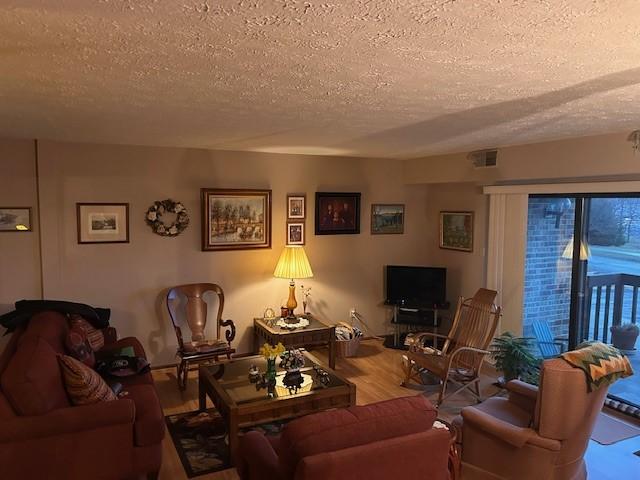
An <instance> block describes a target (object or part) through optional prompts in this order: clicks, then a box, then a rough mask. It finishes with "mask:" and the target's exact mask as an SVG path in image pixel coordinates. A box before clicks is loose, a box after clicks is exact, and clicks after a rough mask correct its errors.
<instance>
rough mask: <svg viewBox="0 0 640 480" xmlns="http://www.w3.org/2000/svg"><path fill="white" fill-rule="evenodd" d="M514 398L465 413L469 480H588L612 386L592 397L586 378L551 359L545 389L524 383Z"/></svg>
mask: <svg viewBox="0 0 640 480" xmlns="http://www.w3.org/2000/svg"><path fill="white" fill-rule="evenodd" d="M507 390H509V398H496V397H494V398H490V399H488V400H486V401H484V402H483V403H481V404H480V405H476V406H472V407H466V408H464V409H463V410H462V419H460V418H458V420H457V423H459V424H460V423H461V424H462V476H463V478H464V479H465V480H485V479H491V480H495V479H507V480H509V479H518V480H539V479H543V478H545V479H547V478H548V479H553V480H582V479H585V478H586V476H587V474H586V468H585V463H584V460H583V455H584V452H585V451H586V449H587V445H588V443H589V438H590V436H591V432H592V431H593V427H594V425H595V422H596V419H597V417H598V413H599V412H600V410H601V409H602V405H603V404H604V399H605V397H606V395H607V387H601V388H599V389H598V390H595V391H593V392H591V393H588V392H587V384H586V378H585V374H584V372H583V371H582V370H580V369H577V368H573V367H571V366H570V365H569V364H568V363H567V362H565V361H564V360H561V359H553V360H546V361H545V362H544V364H543V367H542V373H541V376H540V389H539V390H538V387H535V386H533V385H529V384H526V383H523V382H520V381H518V380H514V381H511V382H509V383H508V384H507Z"/></svg>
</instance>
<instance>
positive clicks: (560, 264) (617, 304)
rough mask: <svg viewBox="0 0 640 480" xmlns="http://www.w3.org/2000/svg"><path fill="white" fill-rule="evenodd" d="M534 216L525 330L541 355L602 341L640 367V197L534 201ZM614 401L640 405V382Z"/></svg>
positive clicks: (632, 381) (615, 392)
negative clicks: (639, 335)
mask: <svg viewBox="0 0 640 480" xmlns="http://www.w3.org/2000/svg"><path fill="white" fill-rule="evenodd" d="M528 213H529V217H528V230H527V250H526V264H525V288H524V309H523V312H524V315H523V326H524V328H523V330H524V335H525V336H527V337H531V338H533V339H535V345H536V353H537V354H538V355H539V356H540V357H543V358H550V357H553V356H556V355H558V354H559V353H561V352H562V351H564V350H566V349H568V348H574V347H575V346H576V345H578V344H579V343H581V342H583V341H588V340H598V341H602V342H605V343H613V344H615V345H616V346H618V347H619V348H621V349H623V350H624V351H625V353H627V354H628V355H629V358H630V359H631V361H632V363H633V364H634V367H635V369H636V370H638V369H640V354H636V348H637V346H638V343H640V342H639V341H638V340H637V339H636V335H635V333H636V328H635V325H637V324H640V322H638V303H639V299H638V296H639V295H638V290H639V289H640V198H638V197H637V196H622V195H620V196H612V195H607V196H604V195H600V196H598V195H576V196H531V197H530V198H529V208H528ZM610 395H611V396H614V397H615V398H616V399H619V400H622V401H624V402H626V403H629V404H632V405H636V406H640V379H638V378H637V377H635V376H634V377H630V378H628V379H624V380H620V381H618V382H617V383H616V384H615V385H613V387H612V388H611V389H610Z"/></svg>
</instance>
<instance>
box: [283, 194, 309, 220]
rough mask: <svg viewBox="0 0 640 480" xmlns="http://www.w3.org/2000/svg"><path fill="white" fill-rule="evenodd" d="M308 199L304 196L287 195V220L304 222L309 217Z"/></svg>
mask: <svg viewBox="0 0 640 480" xmlns="http://www.w3.org/2000/svg"><path fill="white" fill-rule="evenodd" d="M306 204H307V197H306V195H304V194H289V195H287V219H289V220H304V219H305V218H306V216H307V205H306Z"/></svg>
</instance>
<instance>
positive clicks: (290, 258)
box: [273, 245, 313, 323]
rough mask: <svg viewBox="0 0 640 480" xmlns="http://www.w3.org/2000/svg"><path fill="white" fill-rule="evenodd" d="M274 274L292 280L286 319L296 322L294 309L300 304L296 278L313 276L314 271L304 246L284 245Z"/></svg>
mask: <svg viewBox="0 0 640 480" xmlns="http://www.w3.org/2000/svg"><path fill="white" fill-rule="evenodd" d="M273 276H274V277H278V278H288V279H289V280H291V283H289V299H288V300H287V310H288V315H287V318H286V319H285V321H286V322H287V323H296V322H297V321H298V319H297V318H296V316H295V315H294V314H293V311H294V310H295V309H296V307H297V306H298V302H296V284H295V282H294V280H295V279H296V278H309V277H313V271H312V270H311V265H309V259H308V258H307V254H306V253H304V248H303V247H302V246H300V245H288V246H286V247H284V250H283V251H282V254H280V259H279V260H278V264H277V265H276V269H275V271H274V272H273Z"/></svg>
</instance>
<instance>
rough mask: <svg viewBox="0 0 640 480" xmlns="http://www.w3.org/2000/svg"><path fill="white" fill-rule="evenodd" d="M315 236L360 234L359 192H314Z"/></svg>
mask: <svg viewBox="0 0 640 480" xmlns="http://www.w3.org/2000/svg"><path fill="white" fill-rule="evenodd" d="M315 220H316V221H315V227H316V235H345V234H356V233H360V193H359V192H357V193H356V192H351V193H346V192H316V219H315Z"/></svg>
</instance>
